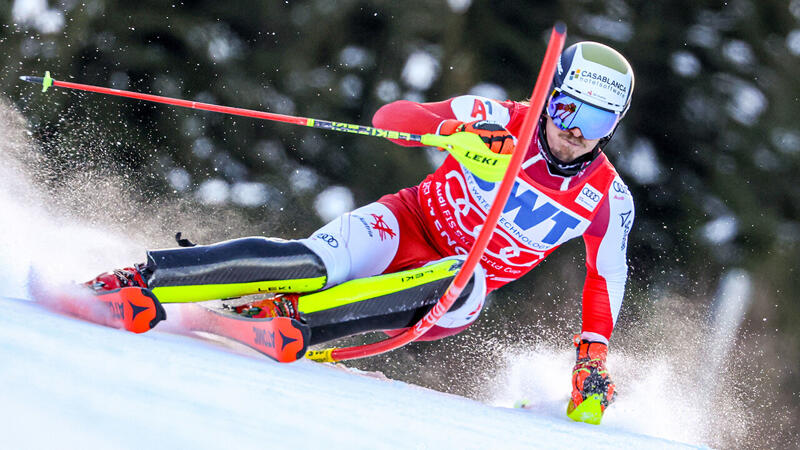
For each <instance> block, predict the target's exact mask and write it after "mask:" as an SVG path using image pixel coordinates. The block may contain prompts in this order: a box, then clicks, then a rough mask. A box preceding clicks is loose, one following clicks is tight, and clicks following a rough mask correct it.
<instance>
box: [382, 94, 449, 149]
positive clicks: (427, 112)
mask: <svg viewBox="0 0 800 450" xmlns="http://www.w3.org/2000/svg"><path fill="white" fill-rule="evenodd" d="M451 100H452V99H451ZM451 100H445V101H443V102H435V103H416V102H412V101H408V100H399V101H396V102H392V103H389V104H387V105H384V106H382V107H381V108H380V109H379V110H378V111H376V112H375V115H374V116H372V125H373V126H374V127H376V128H381V129H384V130H391V131H402V132H406V133H412V134H426V133H435V132H436V129H437V128H438V127H439V124H440V123H442V121H443V120H445V119H455V118H456V116H455V114H453V111H452V108H451V107H450V102H451ZM391 141H392V142H394V143H395V144H399V145H404V146H407V147H411V146H421V145H422V144H420V143H415V142H408V141H397V140H393V139H391Z"/></svg>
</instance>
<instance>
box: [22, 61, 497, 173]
mask: <svg viewBox="0 0 800 450" xmlns="http://www.w3.org/2000/svg"><path fill="white" fill-rule="evenodd" d="M19 78H20V80H22V81H27V82H29V83H36V84H41V85H42V92H46V91H47V89H48V88H50V87H51V86H56V87H62V88H67V89H75V90H79V91H87V92H96V93H99V94H106V95H113V96H115V97H127V98H135V99H138V100H144V101H148V102H154V103H163V104H167V105H174V106H181V107H184V108H191V109H199V110H203V111H212V112H217V113H223V114H231V115H235V116H244V117H252V118H254V119H263V120H271V121H273V122H283V123H291V124H294V125H303V126H307V127H312V128H319V129H323V130H330V131H339V132H344V133H352V134H359V135H362V136H373V137H380V138H386V139H396V140H397V139H399V140H404V141H411V142H419V143H420V144H422V145H429V146H433V147H441V148H443V149H445V150H447V151H448V152H450V154H451V155H453V157H454V158H456V160H457V161H458V162H460V163H461V164H464V165H465V166H467V167H468V168H469V169H470V170H471V171H472V172H473V173H474V174H476V175H478V176H480V177H481V178H483V179H484V180H487V181H493V182H494V181H500V179H502V178H503V174H504V173H505V168H506V167H508V162H509V161H510V160H511V157H510V155H500V154H497V153H492V152H491V151H490V150H489V149H488V148H487V147H486V145H484V144H483V141H482V140H481V139H480V138H479V137H478V136H477V135H475V134H472V133H465V132H461V133H454V134H451V135H449V136H439V135H437V134H423V135H419V134H412V133H405V132H402V131H392V130H382V129H380V128H374V127H368V126H366V125H355V124H351V123H345V122H332V121H328V120H320V119H311V118H308V117H297V116H287V115H285V114H275V113H269V112H264V111H256V110H252V109H244V108H234V107H231V106H221V105H213V104H211V103H202V102H195V101H191V100H183V99H179V98H172V97H163V96H160V95H152V94H143V93H141V92H133V91H125V90H122V89H111V88H105V87H100V86H92V85H90V84H80V83H70V82H68V81H60V80H55V79H53V78H52V77H50V72H45V75H44V77H33V76H27V75H26V76H21V77H19ZM476 156H478V157H477V158H476Z"/></svg>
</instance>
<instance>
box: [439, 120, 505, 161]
mask: <svg viewBox="0 0 800 450" xmlns="http://www.w3.org/2000/svg"><path fill="white" fill-rule="evenodd" d="M462 131H467V132H469V133H474V134H477V135H478V136H480V138H481V139H482V140H483V142H484V143H485V144H486V146H487V147H489V150H491V151H493V152H494V153H500V154H502V155H506V154H510V153H512V152H513V151H514V146H515V145H516V144H517V139H516V138H515V137H514V136H512V135H511V133H509V132H508V130H506V129H505V127H503V126H502V125H500V124H496V123H493V122H487V121H485V120H476V121H474V122H462V121H460V120H455V119H447V120H444V121H442V123H441V124H440V125H439V134H440V135H442V136H448V135H451V134H454V133H459V132H462Z"/></svg>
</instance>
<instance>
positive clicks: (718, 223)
mask: <svg viewBox="0 0 800 450" xmlns="http://www.w3.org/2000/svg"><path fill="white" fill-rule="evenodd" d="M738 228H739V227H738V222H737V220H736V217H735V216H731V215H725V216H722V217H718V218H716V219H714V220H712V221H711V222H708V223H707V224H705V225H703V228H702V230H701V231H700V232H701V234H702V235H703V238H705V239H706V240H707V241H708V242H710V243H712V244H716V245H719V244H725V243H727V242H730V241H731V240H732V239H733V238H734V237H736V232H737V230H738Z"/></svg>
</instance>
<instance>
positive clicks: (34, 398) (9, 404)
mask: <svg viewBox="0 0 800 450" xmlns="http://www.w3.org/2000/svg"><path fill="white" fill-rule="evenodd" d="M0 103H2V102H0ZM0 112H2V113H3V114H0V135H2V136H4V139H3V142H2V143H0V211H2V212H0V449H50V448H58V449H78V448H80V449H87V448H91V449H94V448H102V449H114V448H120V449H128V448H130V449H141V448H153V449H155V448H169V449H173V448H193V449H203V448H235V449H250V448H292V449H296V448H327V449H335V448H346V449H351V448H420V449H421V448H431V449H433V448H437V449H438V448H459V449H462V448H476V449H477V448H480V449H486V448H498V449H499V448H502V449H506V448H560V449H563V448H614V449H617V448H673V447H687V446H688V447H691V444H682V443H680V442H688V443H697V442H706V439H707V438H706V433H707V432H708V430H715V429H720V428H721V426H710V422H708V421H707V420H705V419H706V418H707V417H712V418H713V417H714V415H708V414H706V411H707V410H708V408H706V405H707V403H705V399H706V396H708V395H710V392H712V390H711V389H709V388H708V387H706V386H704V385H698V386H695V387H692V389H693V390H691V392H689V393H690V394H691V395H686V394H687V392H686V389H687V386H689V385H688V384H687V383H682V382H678V381H680V378H676V376H678V375H680V374H681V372H680V371H679V370H676V368H683V367H685V364H684V362H682V361H678V362H675V361H672V358H673V356H671V355H664V354H663V353H662V352H659V353H658V354H657V355H655V357H653V358H650V359H643V357H642V356H641V355H640V354H638V353H637V354H636V355H634V356H625V354H624V352H615V353H614V355H612V356H611V359H610V361H609V364H610V365H611V366H613V367H614V368H615V370H617V371H615V372H614V374H615V377H616V376H617V375H616V374H619V377H618V378H615V379H616V380H617V383H618V385H620V386H624V387H625V389H624V395H620V399H619V400H618V401H617V402H616V403H615V404H614V405H613V406H612V407H611V409H609V411H608V413H607V414H606V417H605V418H604V420H603V425H601V426H592V425H587V424H582V423H575V422H572V421H570V420H569V419H568V418H567V417H566V416H565V414H564V409H565V406H566V402H567V399H568V395H569V373H570V369H571V367H572V363H573V361H574V351H572V350H571V349H569V348H568V347H567V346H564V345H558V346H554V347H546V346H545V347H543V348H537V347H536V346H533V345H531V346H526V348H527V350H525V351H524V352H523V353H514V352H513V351H511V350H509V351H508V352H506V353H507V354H506V353H504V356H503V358H504V359H506V360H507V364H505V369H504V370H503V371H499V372H498V373H491V374H487V375H486V383H485V384H486V386H487V388H488V389H489V390H491V392H492V393H493V395H492V398H491V399H490V400H488V401H485V402H478V401H476V400H471V399H466V398H462V397H456V396H453V395H447V394H442V393H439V392H435V391H432V390H429V389H425V388H422V387H418V386H414V385H410V384H406V383H403V382H400V381H392V380H386V379H378V378H374V377H370V376H365V374H363V373H359V372H354V371H344V370H341V369H340V368H339V367H338V366H332V365H320V364H316V363H312V362H308V361H300V362H297V363H293V364H288V365H282V364H278V363H275V362H272V361H271V360H268V359H267V358H265V357H263V356H261V355H259V354H257V353H255V352H253V351H252V350H250V349H247V348H244V347H242V346H239V345H238V344H232V343H224V344H223V343H220V342H219V341H210V340H207V339H206V340H204V339H195V338H192V337H187V336H180V335H175V334H169V333H167V332H165V328H166V327H165V325H169V323H170V321H169V320H168V321H167V322H166V323H162V324H159V326H158V327H157V328H156V329H155V330H153V331H151V332H148V333H146V334H143V335H134V334H131V333H127V332H124V331H120V330H115V329H111V328H105V327H102V326H98V325H95V324H91V323H87V322H82V321H79V320H76V319H73V318H69V317H65V316H61V315H58V314H54V313H51V312H48V311H47V310H45V309H43V308H41V307H39V306H38V305H36V304H34V303H32V302H30V301H27V300H24V299H25V298H29V295H28V291H27V285H26V281H27V279H28V274H29V271H30V270H31V269H33V270H35V271H36V272H37V273H38V274H39V275H40V276H41V277H43V279H44V280H46V282H49V283H54V284H59V283H64V282H70V281H82V280H86V279H89V278H90V277H92V276H94V275H96V274H97V273H99V272H102V271H105V270H109V269H110V268H114V267H124V266H125V265H126V264H130V263H131V262H135V261H140V260H141V259H142V257H143V255H144V253H143V251H144V249H145V248H146V247H148V246H151V245H153V243H154V242H156V240H157V239H159V238H162V237H163V236H164V235H165V234H166V232H165V230H181V229H183V230H190V229H193V230H197V229H200V228H202V227H206V228H207V227H210V226H211V225H209V220H210V218H208V217H202V218H197V217H195V218H191V217H189V218H188V220H190V221H192V222H191V223H188V224H187V223H186V222H180V221H181V220H184V219H182V217H184V216H185V214H180V213H178V212H174V213H173V212H171V211H169V210H168V208H167V207H166V206H165V207H161V208H159V209H158V212H159V214H158V215H155V216H154V215H148V214H141V213H139V209H137V208H136V206H135V205H132V204H131V200H130V197H129V196H128V194H129V193H128V192H127V191H126V188H128V186H129V182H130V181H129V180H127V179H124V178H121V179H119V180H116V181H115V180H113V179H108V178H97V177H93V176H92V174H91V173H88V172H85V171H81V170H80V169H79V168H76V170H75V171H74V172H71V173H66V174H57V176H53V175H54V174H51V173H44V174H42V173H37V171H41V170H48V168H49V167H50V165H48V162H47V161H46V160H45V159H42V157H41V156H39V155H40V153H39V152H37V151H36V149H35V148H33V146H32V144H31V143H30V142H29V139H28V134H27V132H26V124H25V123H24V119H22V118H21V116H19V115H18V114H17V113H16V112H14V111H12V110H11V109H10V108H9V107H8V106H6V105H3V104H0ZM81 151H85V149H82V150H81ZM53 179H58V180H59V182H60V183H59V184H50V183H48V182H47V180H53ZM109 205H111V206H112V207H111V208H110V207H109ZM114 206H118V208H113V207H114ZM165 224H167V225H165ZM225 226H226V227H228V226H229V224H225ZM173 227H174V228H173ZM226 229H228V228H226ZM168 306H170V308H169V309H168V311H167V313H168V315H171V316H172V317H173V318H174V317H175V316H176V314H179V309H177V310H176V308H180V305H168ZM407 370H408V371H409V372H411V371H424V370H426V368H425V367H420V366H413V365H410V366H409V367H408V369H407ZM692 374H693V372H690V374H689V375H690V376H693V375H692ZM676 380H677V381H676ZM447 381H448V383H453V384H455V383H459V380H458V379H453V380H447ZM676 386H677V388H676ZM676 389H680V392H676ZM521 398H526V399H528V400H530V401H531V402H532V405H533V408H532V409H531V410H515V409H512V408H511V406H512V405H513V403H514V401H515V400H519V399H521ZM734 413H735V414H731V415H727V416H726V415H720V414H717V416H720V417H723V418H725V417H732V418H734V419H736V418H738V417H741V415H737V414H738V413H736V411H734ZM721 423H722V424H723V425H724V424H725V423H733V424H734V426H735V427H736V428H742V427H741V426H740V425H741V422H740V421H738V420H724V421H722V422H721ZM744 430H745V431H746V428H744ZM723 431H725V432H726V433H728V431H727V429H725V430H723ZM678 441H680V442H678Z"/></svg>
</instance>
